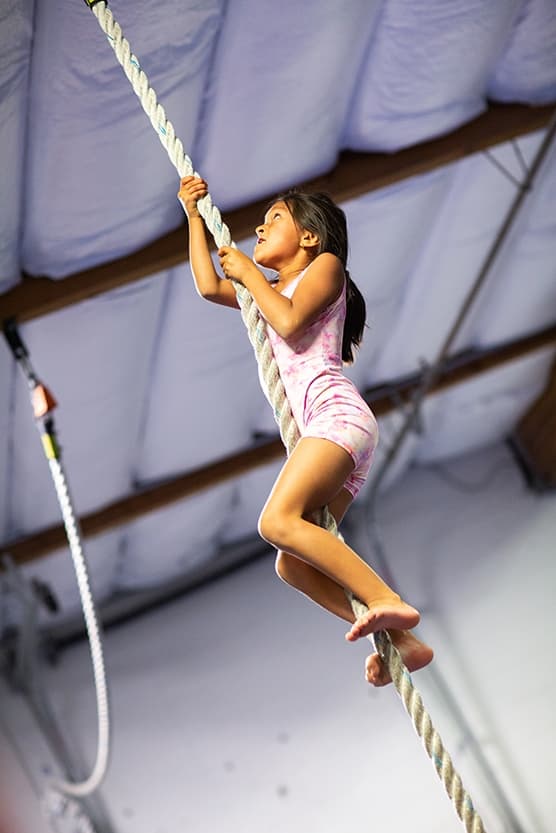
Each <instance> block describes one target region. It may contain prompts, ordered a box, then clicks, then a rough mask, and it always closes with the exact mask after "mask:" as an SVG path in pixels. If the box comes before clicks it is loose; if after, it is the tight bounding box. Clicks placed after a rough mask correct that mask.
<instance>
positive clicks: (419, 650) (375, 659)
mask: <svg viewBox="0 0 556 833" xmlns="http://www.w3.org/2000/svg"><path fill="white" fill-rule="evenodd" d="M388 633H389V634H390V639H391V640H392V642H393V644H394V645H395V646H396V648H397V649H398V651H399V652H400V654H401V657H402V662H403V664H404V665H405V667H406V668H407V670H408V671H418V670H419V668H424V667H425V665H428V664H429V662H431V661H432V658H433V650H432V648H430V647H429V646H428V645H426V644H425V643H424V642H420V641H419V640H418V639H417V637H416V636H413V634H412V633H409V631H405V630H404V631H399V630H389V631H388ZM365 677H366V678H367V682H369V683H371V685H374V686H383V685H388V683H391V682H392V678H391V676H390V673H389V671H388V669H387V668H386V666H385V664H384V663H383V661H382V660H381V658H380V657H379V655H378V654H371V655H370V656H369V657H367V661H366V663H365Z"/></svg>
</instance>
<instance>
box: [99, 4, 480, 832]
mask: <svg viewBox="0 0 556 833" xmlns="http://www.w3.org/2000/svg"><path fill="white" fill-rule="evenodd" d="M84 2H85V3H86V4H87V6H89V8H90V9H91V10H92V12H93V13H94V15H95V17H96V19H97V21H98V24H99V26H100V27H101V29H102V31H103V32H104V34H105V35H106V37H107V39H108V42H109V43H110V45H111V47H112V49H113V50H114V53H115V55H116V58H117V60H118V62H119V63H120V65H121V66H122V68H123V71H124V72H125V74H126V76H127V78H128V80H129V82H130V84H131V86H132V88H133V90H134V92H135V94H136V95H137V97H138V98H139V100H140V102H141V105H142V107H143V109H144V111H145V112H146V114H147V116H148V117H149V120H150V122H151V125H152V126H153V128H154V130H155V132H156V133H157V135H158V138H159V139H160V142H161V144H162V145H163V147H164V148H165V150H166V152H167V154H168V156H169V158H170V161H171V162H172V164H173V166H174V167H175V169H176V171H177V173H178V175H179V177H180V178H181V177H185V176H199V174H197V173H196V171H195V170H194V168H193V164H192V162H191V159H190V158H189V156H188V155H187V154H186V153H185V151H184V148H183V144H182V142H181V141H180V139H179V138H178V137H177V136H176V134H175V131H174V127H173V125H172V122H171V121H170V120H169V119H168V118H167V117H166V113H165V111H164V108H163V107H162V105H161V104H159V102H158V100H157V96H156V93H155V91H154V90H153V88H152V87H151V86H150V83H149V79H148V78H147V76H146V74H145V72H144V71H143V69H142V68H141V65H140V63H139V61H138V59H137V57H136V56H135V55H134V54H133V53H132V51H131V48H130V45H129V42H128V41H127V40H126V38H124V36H123V33H122V30H121V28H120V26H119V24H118V23H117V22H116V21H115V20H114V18H113V16H112V13H111V11H110V10H109V9H108V6H107V3H106V2H105V1H104V0H84ZM198 209H199V213H200V214H201V216H202V218H203V220H204V221H205V224H206V226H207V228H208V230H209V231H210V233H211V234H212V236H213V238H214V241H215V243H216V245H217V247H221V246H233V245H235V244H234V243H233V241H232V238H231V234H230V231H229V229H228V227H227V225H226V224H225V223H224V221H223V220H222V217H221V214H220V211H219V210H218V208H217V206H215V205H214V204H213V202H212V199H211V196H210V194H207V196H206V197H204V198H203V199H202V200H200V201H199V203H198ZM233 285H234V289H235V292H236V296H237V300H238V304H239V306H240V310H241V315H242V318H243V321H244V323H245V326H246V328H247V333H248V336H249V339H250V341H251V344H252V346H253V349H254V352H255V356H256V359H257V362H258V364H259V368H260V371H261V374H260V375H261V379H262V381H263V385H264V392H265V395H266V397H267V399H268V401H269V402H270V405H271V406H272V409H273V411H274V417H275V419H276V422H277V424H278V427H279V430H280V436H281V438H282V442H283V443H284V446H285V448H286V451H287V453H288V454H290V453H291V451H292V450H293V448H294V447H295V445H296V443H297V441H298V439H299V436H300V435H299V430H298V427H297V425H296V423H295V420H294V417H293V414H292V411H291V408H290V405H289V402H288V400H287V398H286V394H285V390H284V385H283V383H282V380H281V379H280V374H279V371H278V366H277V364H276V360H275V359H274V356H273V354H272V347H271V345H270V342H269V340H268V338H267V335H266V325H265V322H264V319H263V318H262V316H261V315H260V313H259V311H258V309H257V306H256V304H255V302H254V300H253V298H252V297H251V295H250V294H249V292H248V291H247V289H246V288H245V287H244V286H243V285H242V284H240V283H238V282H237V281H233ZM320 523H321V526H323V527H325V528H326V529H328V530H329V531H330V532H333V533H334V534H335V535H338V536H339V537H341V536H340V533H339V531H338V529H337V527H336V523H335V521H334V518H333V517H332V515H331V513H330V512H329V511H328V509H327V508H326V507H324V508H323V510H322V512H321V519H320ZM350 602H351V606H352V608H353V611H354V613H355V615H356V616H357V617H360V616H361V615H362V614H363V613H364V612H365V611H366V609H367V608H366V607H365V605H363V604H362V603H361V602H360V601H359V600H357V599H355V598H353V597H350ZM373 638H374V643H375V646H376V650H377V651H378V653H379V655H380V657H381V659H382V661H383V662H384V663H385V664H386V666H387V668H388V671H389V672H390V676H391V678H392V681H393V684H394V686H395V688H396V690H397V692H398V694H399V695H400V697H401V699H402V702H403V704H404V706H405V708H406V711H407V713H408V714H409V716H410V718H411V720H412V722H413V726H414V728H415V731H416V732H417V734H418V735H419V737H420V738H421V739H422V741H423V745H424V747H425V749H426V751H427V754H428V755H429V757H430V758H431V760H432V762H433V764H434V766H435V769H436V771H437V774H438V776H439V778H440V779H441V781H442V783H443V784H444V787H445V790H446V792H447V794H448V796H449V797H450V799H451V801H452V804H453V806H454V809H455V811H456V813H457V815H458V817H459V819H460V820H461V821H462V822H463V824H464V826H465V829H466V831H467V833H484V827H483V823H482V821H481V818H480V816H479V814H478V813H477V811H476V810H475V809H474V807H473V802H472V800H471V797H470V795H469V794H468V792H467V791H466V790H465V788H464V787H463V784H462V780H461V778H460V776H459V774H458V773H457V772H456V770H455V769H454V767H453V764H452V760H451V758H450V755H449V754H448V752H447V751H446V749H445V748H444V745H443V743H442V740H441V738H440V735H439V734H438V732H437V731H436V729H435V728H434V726H433V724H432V721H431V718H430V716H429V714H428V713H427V711H426V709H425V707H424V705H423V700H422V697H421V695H420V694H419V692H418V691H417V689H416V688H415V687H414V685H413V682H412V680H411V676H410V674H409V671H408V670H407V668H406V667H405V665H404V664H403V662H402V659H401V656H400V654H399V651H398V650H397V648H396V647H395V646H394V645H393V644H392V642H391V640H390V637H389V636H388V633H387V632H386V631H379V632H378V633H375V634H374V635H373Z"/></svg>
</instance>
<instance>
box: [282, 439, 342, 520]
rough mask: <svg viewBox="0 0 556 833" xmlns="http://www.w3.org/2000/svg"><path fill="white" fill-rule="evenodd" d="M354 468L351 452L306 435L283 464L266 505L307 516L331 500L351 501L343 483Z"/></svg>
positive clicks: (338, 501) (329, 442) (284, 511)
mask: <svg viewBox="0 0 556 833" xmlns="http://www.w3.org/2000/svg"><path fill="white" fill-rule="evenodd" d="M353 468H354V462H353V459H352V457H351V455H350V454H349V453H348V452H347V451H346V450H345V449H344V448H342V447H341V446H339V445H337V444H336V443H333V442H331V441H330V440H325V439H320V438H316V437H304V438H302V439H301V440H299V442H298V443H297V445H296V447H295V448H294V450H293V452H292V453H291V455H290V457H289V458H288V460H287V461H286V463H285V464H284V466H283V468H282V471H281V472H280V474H279V476H278V479H277V480H276V483H275V484H274V487H273V489H272V492H271V493H270V496H269V498H268V501H267V504H266V505H267V507H268V506H269V505H272V507H273V508H274V509H279V510H280V512H283V513H292V514H296V515H305V514H309V513H311V512H315V511H316V510H317V509H320V508H321V507H322V506H328V505H329V504H331V503H336V504H339V505H343V503H344V502H347V503H349V498H348V496H347V495H343V493H344V492H345V491H346V490H345V489H344V488H343V486H344V483H345V482H346V479H347V478H348V476H349V475H350V473H351V472H352V471H353ZM342 495H343V496H342ZM346 508H347V506H346ZM344 511H345V509H344ZM342 514H343V513H342Z"/></svg>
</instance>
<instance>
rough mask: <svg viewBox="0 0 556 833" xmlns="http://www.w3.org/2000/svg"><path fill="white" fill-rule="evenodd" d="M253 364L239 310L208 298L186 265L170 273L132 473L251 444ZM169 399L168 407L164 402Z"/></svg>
mask: <svg viewBox="0 0 556 833" xmlns="http://www.w3.org/2000/svg"><path fill="white" fill-rule="evenodd" d="M257 387H258V379H257V365H256V362H255V358H254V356H253V349H252V347H251V344H250V342H249V339H248V337H247V334H246V331H245V327H244V325H243V322H242V320H241V314H240V313H239V311H238V310H233V309H228V308H225V307H221V306H218V305H217V304H212V303H209V302H207V301H205V300H203V299H202V298H200V297H199V296H198V295H197V293H196V291H195V289H194V286H193V279H192V277H191V273H190V270H189V267H188V266H183V267H180V268H177V269H175V270H174V271H173V272H172V280H171V286H170V288H169V294H168V298H167V302H166V306H165V317H164V325H163V329H162V331H161V334H160V341H159V344H158V348H157V355H156V360H155V363H154V368H153V378H152V384H151V390H150V396H149V405H148V413H147V418H146V422H145V430H144V436H143V441H142V447H141V451H140V455H139V458H138V469H137V472H138V478H139V480H141V481H142V482H145V481H150V480H156V479H159V478H161V477H167V476H169V475H170V474H177V473H179V472H183V471H187V470H189V469H192V468H195V467H197V466H199V465H202V464H204V463H207V462H208V461H211V460H216V459H218V458H219V457H223V456H225V455H227V454H230V453H233V452H234V451H237V450H238V448H240V447H242V446H246V445H250V444H251V429H250V424H251V421H252V419H253V415H252V406H253V402H254V401H255V402H256V403H258V405H259V407H260V406H261V404H262V403H261V395H260V393H259V391H257V390H256V389H257ZM169 403H171V404H170V406H169Z"/></svg>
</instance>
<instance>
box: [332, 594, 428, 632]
mask: <svg viewBox="0 0 556 833" xmlns="http://www.w3.org/2000/svg"><path fill="white" fill-rule="evenodd" d="M420 618H421V617H420V616H419V612H418V611H417V610H415V608H414V607H411V605H408V604H406V603H405V602H404V601H402V600H401V599H400V598H399V597H396V596H394V597H393V598H392V599H387V600H385V601H383V602H381V601H379V602H376V603H373V604H372V605H371V606H370V607H369V609H368V610H367V612H366V613H365V614H364V615H363V616H361V617H360V618H359V619H358V620H357V621H356V622H354V623H353V625H352V626H351V629H350V630H349V631H348V632H347V633H346V639H347V640H348V642H355V640H356V639H360V638H361V637H362V636H368V635H369V634H371V633H375V632H376V631H381V630H390V628H399V629H400V630H409V629H410V628H414V627H415V625H418V624H419V619H420Z"/></svg>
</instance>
